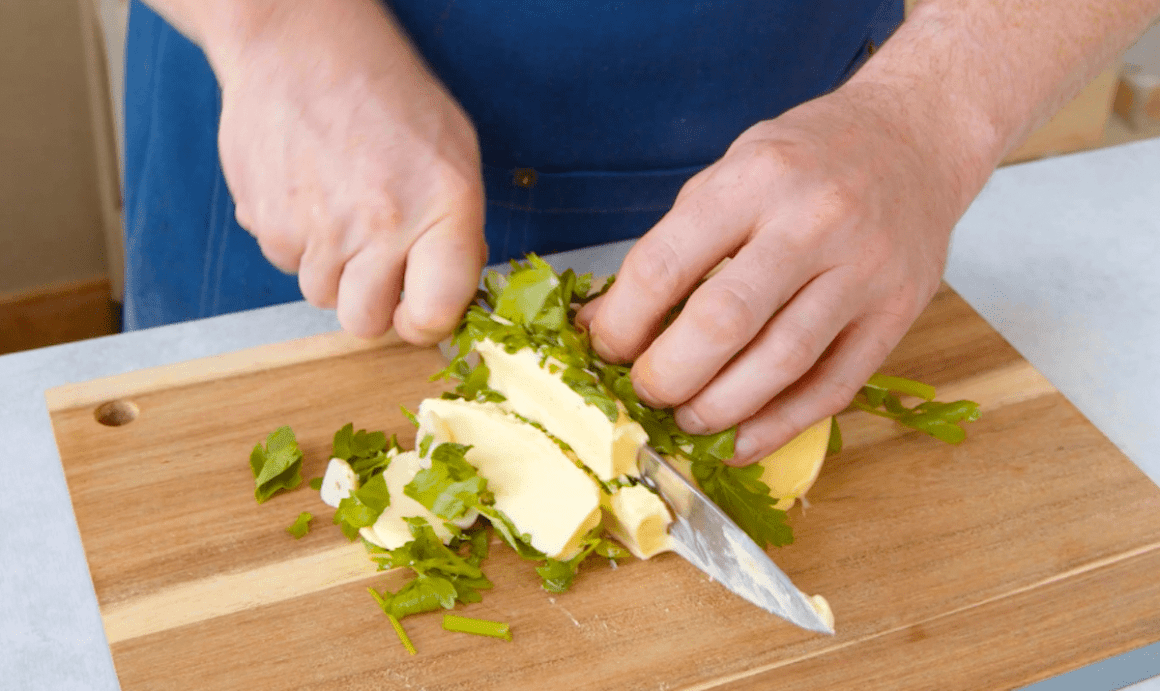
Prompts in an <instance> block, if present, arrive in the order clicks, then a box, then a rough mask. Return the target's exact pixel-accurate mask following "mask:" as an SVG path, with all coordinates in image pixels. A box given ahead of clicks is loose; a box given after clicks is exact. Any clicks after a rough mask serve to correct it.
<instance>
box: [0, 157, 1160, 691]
mask: <svg viewBox="0 0 1160 691" xmlns="http://www.w3.org/2000/svg"><path fill="white" fill-rule="evenodd" d="M627 248H628V243H618V244H615V245H608V246H604V247H596V248H590V249H586V250H580V251H577V252H570V253H567V254H563V255H557V256H555V257H552V258H551V260H552V263H553V264H555V265H557V266H558V267H561V266H572V267H574V268H577V269H579V270H582V271H594V272H597V273H610V272H613V271H615V270H616V269H617V267H618V266H619V264H620V259H621V257H623V255H624V253H625V252H626V251H627ZM946 278H947V280H948V282H949V283H950V284H951V285H952V286H953V287H954V288H955V289H956V290H957V291H958V292H959V293H960V294H961V295H962V296H963V297H964V298H965V299H966V300H967V301H968V302H969V303H970V304H971V305H972V306H973V307H974V308H975V309H976V310H978V312H979V313H980V314H982V316H983V317H984V318H986V319H987V321H988V322H990V323H991V324H992V325H993V326H994V327H995V328H996V329H998V330H999V332H1000V333H1002V334H1003V336H1004V337H1006V338H1007V340H1008V341H1010V342H1011V343H1012V344H1013V345H1014V346H1015V347H1016V348H1017V349H1018V350H1019V352H1020V353H1022V354H1023V356H1024V357H1026V358H1027V359H1028V360H1029V361H1030V362H1031V363H1032V364H1033V365H1034V366H1035V367H1037V368H1038V369H1039V370H1040V371H1041V372H1043V373H1044V374H1045V375H1046V376H1047V377H1048V379H1050V380H1051V382H1052V383H1053V384H1055V386H1056V387H1058V388H1059V389H1060V391H1062V392H1063V393H1064V394H1065V395H1066V396H1067V397H1068V398H1069V399H1070V400H1071V401H1072V402H1073V403H1075V405H1076V406H1077V407H1078V408H1079V409H1080V410H1081V411H1082V412H1083V413H1084V414H1085V415H1087V416H1088V418H1089V419H1090V420H1091V421H1092V422H1093V423H1095V425H1096V426H1097V427H1099V428H1100V429H1101V430H1102V431H1103V432H1104V433H1105V434H1106V435H1107V436H1108V437H1109V438H1110V439H1111V440H1112V441H1113V442H1114V443H1115V444H1116V445H1117V446H1118V447H1119V448H1120V449H1122V450H1123V451H1124V453H1125V454H1127V455H1128V457H1129V458H1131V459H1132V460H1133V461H1134V462H1135V463H1136V464H1137V465H1138V466H1139V467H1140V468H1142V469H1143V470H1144V472H1146V473H1147V474H1148V475H1149V477H1151V478H1152V480H1153V481H1154V482H1156V481H1160V405H1157V402H1158V401H1160V360H1158V359H1157V358H1156V357H1155V355H1156V354H1158V353H1160V140H1152V141H1146V142H1138V143H1133V144H1128V145H1124V146H1120V147H1116V148H1113V149H1104V150H1100V151H1095V152H1089V153H1083V154H1076V155H1071V156H1065V157H1058V158H1053V159H1049V160H1045V161H1040V162H1034V163H1027V164H1022V165H1019V166H1013V167H1009V168H1005V169H1003V170H1000V171H999V172H997V173H996V174H995V176H994V178H993V179H992V181H991V183H990V184H989V185H988V186H987V188H986V189H985V190H984V191H983V194H982V195H980V197H979V199H978V200H977V201H976V202H975V204H974V205H973V206H972V207H971V209H970V210H969V211H968V213H967V215H966V216H965V217H964V218H963V220H962V222H961V223H960V224H959V227H958V229H957V230H956V232H955V237H954V242H953V246H952V251H951V257H950V261H949V263H948V267H947V273H946ZM337 328H338V324H337V322H336V320H335V319H334V316H333V314H332V313H330V312H322V311H319V310H315V309H313V308H311V307H309V306H308V305H305V304H303V303H295V304H290V305H282V306H278V307H271V308H266V309H262V310H255V311H252V312H246V313H242V314H235V315H228V316H225V317H217V318H214V319H207V320H202V321H197V322H188V323H185V324H179V325H175V326H170V327H163V328H160V329H151V330H147V331H141V332H136V333H131V334H122V335H117V336H109V337H106V338H100V339H95V340H91V341H84V342H80V343H73V344H67V345H62V346H54V347H52V348H44V349H40V350H35V351H29V352H26V353H17V354H13V355H6V356H3V357H0V392H2V393H3V395H2V396H0V439H2V440H3V442H4V453H3V454H2V455H0V477H3V478H4V479H5V481H4V483H3V484H2V485H0V689H4V690H7V689H20V690H22V691H39V690H42V689H43V690H45V691H50V690H51V691H57V690H59V689H78V690H79V689H94V690H101V691H107V690H112V689H117V688H118V685H117V678H116V674H115V673H114V671H113V664H112V658H111V656H110V654H109V648H108V646H107V644H106V642H105V637H104V632H103V630H102V628H101V620H100V615H99V613H98V610H97V603H96V597H95V595H94V593H93V587H92V582H91V581H90V579H89V575H88V569H87V567H86V564H85V558H84V552H83V551H82V549H81V543H80V536H79V534H78V533H77V528H76V522H75V519H74V517H73V513H72V506H71V504H70V503H69V498H68V490H67V488H66V485H65V480H64V473H63V471H62V470H61V465H60V457H59V455H58V454H57V450H56V444H55V442H54V440H53V434H52V426H51V423H50V420H49V416H48V411H47V409H46V408H45V403H44V390H45V389H47V388H50V387H54V386H59V385H61V384H66V383H72V382H81V381H87V380H90V379H95V378H98V377H105V376H109V375H112V374H117V373H121V372H126V371H131V370H136V369H141V368H144V367H153V366H158V365H165V364H170V363H175V362H182V361H185V360H189V359H192V358H198V357H205V356H209V355H216V354H219V353H225V352H229V351H234V350H239V349H242V348H247V347H252V346H257V345H262V344H266V343H273V342H278V341H283V340H287V339H291V338H299V337H302V336H308V335H312V334H316V333H321V332H325V331H333V330H335V329H337ZM1154 675H1160V644H1157V645H1153V646H1149V647H1146V648H1142V649H1140V650H1137V651H1134V652H1131V653H1128V654H1126V655H1121V656H1119V657H1116V658H1112V659H1110V660H1106V661H1104V662H1101V663H1098V664H1094V665H1091V666H1089V667H1085V668H1083V669H1081V670H1077V671H1076V672H1073V673H1070V674H1067V675H1063V676H1061V677H1057V678H1056V679H1051V680H1048V681H1045V682H1041V683H1039V684H1036V685H1034V686H1032V687H1029V688H1030V689H1034V690H1035V691H1055V690H1058V689H1074V688H1081V689H1085V690H1093V691H1094V690H1099V689H1109V690H1110V689H1118V688H1124V687H1125V685H1127V684H1131V683H1133V682H1137V681H1139V680H1141V679H1145V678H1147V677H1151V676H1154ZM1131 688H1132V689H1133V691H1160V678H1157V679H1151V680H1149V681H1145V682H1142V683H1139V684H1137V685H1135V686H1132V687H1131Z"/></svg>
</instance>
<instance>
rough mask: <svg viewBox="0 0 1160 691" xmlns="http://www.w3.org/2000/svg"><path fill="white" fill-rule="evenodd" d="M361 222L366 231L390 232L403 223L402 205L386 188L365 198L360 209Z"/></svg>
mask: <svg viewBox="0 0 1160 691" xmlns="http://www.w3.org/2000/svg"><path fill="white" fill-rule="evenodd" d="M361 214H362V221H363V222H362V223H361V224H359V225H361V226H362V227H364V228H366V229H367V231H368V232H372V233H377V232H383V231H387V232H391V231H394V230H396V229H398V228H399V227H400V226H402V225H403V207H402V205H401V204H400V203H399V201H398V200H397V199H396V198H395V196H394V195H393V194H391V193H390V192H389V191H387V190H382V191H380V192H379V193H378V194H376V195H374V196H373V197H372V198H371V199H369V200H367V201H366V203H364V204H363V205H362V209H361Z"/></svg>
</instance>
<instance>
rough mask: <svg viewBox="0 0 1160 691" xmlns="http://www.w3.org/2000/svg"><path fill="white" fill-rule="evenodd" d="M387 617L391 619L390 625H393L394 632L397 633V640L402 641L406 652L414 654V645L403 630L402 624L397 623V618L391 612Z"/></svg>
mask: <svg viewBox="0 0 1160 691" xmlns="http://www.w3.org/2000/svg"><path fill="white" fill-rule="evenodd" d="M387 618H388V619H390V620H391V626H393V627H395V633H397V634H399V640H400V641H402V642H403V647H404V648H406V649H407V652H408V653H411V654H412V655H414V654H415V646H414V644H412V643H411V638H410V636H408V635H407V632H406V631H404V630H403V625H402V624H401V623H399V620H398V618H397V617H395V615H393V614H388V615H387Z"/></svg>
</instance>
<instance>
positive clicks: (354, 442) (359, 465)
mask: <svg viewBox="0 0 1160 691" xmlns="http://www.w3.org/2000/svg"><path fill="white" fill-rule="evenodd" d="M398 450H399V441H398V440H397V439H396V438H395V437H394V436H392V437H391V438H390V440H388V439H387V435H386V433H384V432H368V431H366V430H365V429H360V430H359V431H358V432H355V431H354V424H353V423H350V422H348V423H346V425H344V426H343V428H342V429H340V430H338V431H337V432H335V433H334V442H333V443H332V445H331V455H332V456H333V457H334V458H341V459H342V460H344V461H346V462H347V463H349V464H350V467H351V469H352V470H354V472H355V473H356V474H358V481H359V484H362V483H365V482H367V481H368V480H369V479H370V478H371V476H372V475H374V474H375V473H379V472H382V470H383V469H384V468H386V467H387V465H389V464H390V462H391V455H392V454H393V453H394V452H396V451H398Z"/></svg>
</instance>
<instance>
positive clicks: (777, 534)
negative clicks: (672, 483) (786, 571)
mask: <svg viewBox="0 0 1160 691" xmlns="http://www.w3.org/2000/svg"><path fill="white" fill-rule="evenodd" d="M764 470H765V469H764V468H762V467H761V465H759V464H757V463H754V464H752V465H747V466H743V467H740V468H738V467H734V466H729V465H725V464H724V463H722V462H721V461H720V460H714V459H694V460H693V477H695V478H696V479H697V484H698V485H700V486H701V490H702V491H704V492H705V494H706V495H707V496H708V497H709V498H710V499H712V500H713V502H714V503H715V504H717V506H719V507H721V510H722V511H724V512H725V513H726V514H727V515H728V516H729V517H730V518H732V519H733V520H734V521H736V522H737V525H738V526H739V527H740V528H741V529H742V530H744V531H745V532H746V534H748V535H749V537H751V538H753V541H754V542H756V543H757V544H758V545H760V546H761V547H762V548H763V549H764V548H765V547H766V546H767V545H771V544H772V545H776V546H778V547H782V546H785V545H788V544H790V543H791V542H793V531H792V529H791V528H790V527H789V524H788V523H786V520H785V518H786V517H785V512H784V511H780V510H778V509H775V508H773V505H774V503H775V502H774V499H773V497H771V496H770V494H769V486H768V485H766V484H765V483H764V482H762V481H761V474H762V472H763V471H764Z"/></svg>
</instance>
